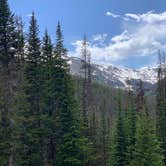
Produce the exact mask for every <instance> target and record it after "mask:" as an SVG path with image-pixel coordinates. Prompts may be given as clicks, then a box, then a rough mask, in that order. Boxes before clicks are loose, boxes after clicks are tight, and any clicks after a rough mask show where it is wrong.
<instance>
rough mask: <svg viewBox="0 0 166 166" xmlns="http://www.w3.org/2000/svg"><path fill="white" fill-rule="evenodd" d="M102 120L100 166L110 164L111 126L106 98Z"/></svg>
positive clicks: (100, 129)
mask: <svg viewBox="0 0 166 166" xmlns="http://www.w3.org/2000/svg"><path fill="white" fill-rule="evenodd" d="M101 111H102V113H101V120H100V128H99V136H98V137H99V147H98V149H99V155H100V157H99V163H98V165H100V166H108V164H109V162H108V161H109V157H110V156H109V155H110V153H109V150H110V126H109V125H108V124H109V123H108V121H109V120H110V119H109V118H106V117H107V112H106V104H105V99H104V102H103V104H102V108H101Z"/></svg>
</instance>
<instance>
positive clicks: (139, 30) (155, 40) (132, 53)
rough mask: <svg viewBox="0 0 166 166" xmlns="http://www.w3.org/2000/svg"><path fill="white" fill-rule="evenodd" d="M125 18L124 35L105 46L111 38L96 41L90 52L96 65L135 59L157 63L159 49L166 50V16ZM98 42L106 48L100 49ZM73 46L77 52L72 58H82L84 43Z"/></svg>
mask: <svg viewBox="0 0 166 166" xmlns="http://www.w3.org/2000/svg"><path fill="white" fill-rule="evenodd" d="M118 17H119V16H118ZM122 17H123V19H122V20H121V21H122V23H123V31H122V33H121V34H119V35H116V36H114V37H112V38H110V40H109V41H110V42H109V43H107V44H106V43H105V42H104V41H105V40H106V38H109V36H108V35H107V34H105V35H103V34H101V35H100V34H99V35H95V36H93V37H92V42H91V43H90V45H89V50H90V51H91V54H92V60H93V61H94V62H95V63H100V64H110V63H112V62H117V61H119V60H124V59H131V58H132V57H150V58H152V59H154V56H156V54H157V51H158V49H166V37H165V36H166V12H163V13H155V12H153V11H150V12H147V13H143V14H134V13H126V14H124V15H123V16H122ZM96 42H97V43H100V42H102V43H104V45H102V47H101V46H98V45H97V44H96ZM94 43H95V44H94ZM73 45H74V46H75V51H74V52H72V53H70V54H72V55H73V56H79V55H80V48H81V41H76V42H74V43H73Z"/></svg>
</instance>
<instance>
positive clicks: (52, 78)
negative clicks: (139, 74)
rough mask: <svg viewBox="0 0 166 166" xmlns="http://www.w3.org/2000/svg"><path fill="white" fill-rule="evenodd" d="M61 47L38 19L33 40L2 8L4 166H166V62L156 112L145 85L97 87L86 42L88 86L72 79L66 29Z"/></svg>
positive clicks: (0, 135)
mask: <svg viewBox="0 0 166 166" xmlns="http://www.w3.org/2000/svg"><path fill="white" fill-rule="evenodd" d="M53 43H54V42H53V41H52V39H51V37H50V35H49V33H48V31H47V30H45V34H44V36H43V37H42V38H41V37H40V35H39V26H38V23H37V20H36V17H35V13H34V12H33V13H32V16H31V19H30V23H29V30H28V32H26V33H25V32H24V26H23V21H22V19H21V18H20V17H18V16H16V15H15V14H14V13H13V12H12V11H11V10H10V7H9V5H8V1H7V0H0V166H166V79H165V67H166V66H165V61H164V55H160V56H159V59H160V65H159V69H158V89H157V92H156V103H157V104H156V106H155V105H154V103H153V107H154V108H153V111H152V108H151V106H149V105H150V104H151V103H150V102H152V101H149V102H148V104H147V102H146V101H147V100H146V96H145V95H144V90H143V88H142V81H141V80H140V83H139V85H138V90H137V92H133V91H132V90H131V89H130V87H129V88H128V89H127V90H121V89H114V88H111V87H110V86H104V85H100V84H98V83H96V82H94V81H93V80H92V76H91V74H92V73H91V56H90V52H89V50H88V42H87V39H86V37H84V39H83V42H82V51H81V53H80V54H81V56H82V69H81V72H82V77H81V78H78V77H77V78H76V77H74V76H72V75H71V74H70V66H69V64H68V56H67V55H68V54H67V49H66V48H65V47H64V37H63V33H62V28H61V24H60V22H58V24H57V29H56V39H55V44H53ZM149 103H150V104H149ZM154 110H155V113H154Z"/></svg>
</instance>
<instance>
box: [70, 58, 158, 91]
mask: <svg viewBox="0 0 166 166" xmlns="http://www.w3.org/2000/svg"><path fill="white" fill-rule="evenodd" d="M69 64H70V66H71V73H72V74H73V75H81V70H80V68H81V60H80V59H79V58H73V57H72V58H70V61H69ZM92 75H93V79H94V80H95V81H97V82H99V83H101V84H106V85H111V86H112V87H115V88H118V87H119V88H122V89H126V88H129V85H130V88H131V89H133V90H136V89H137V88H138V83H139V82H140V80H142V81H143V86H144V89H145V90H146V91H148V90H150V91H152V90H153V91H154V90H155V89H156V82H157V68H156V67H144V68H141V69H131V68H125V67H117V66H113V65H110V66H103V65H97V64H92Z"/></svg>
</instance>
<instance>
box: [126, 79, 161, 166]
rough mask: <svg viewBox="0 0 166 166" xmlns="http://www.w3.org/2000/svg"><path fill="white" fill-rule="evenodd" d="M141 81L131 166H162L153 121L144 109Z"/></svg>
mask: <svg viewBox="0 0 166 166" xmlns="http://www.w3.org/2000/svg"><path fill="white" fill-rule="evenodd" d="M142 85H143V84H142V81H140V84H139V93H138V99H137V100H138V101H137V103H138V107H137V108H138V115H137V123H136V137H135V138H136V139H135V148H134V156H133V160H131V161H129V165H131V166H144V165H147V166H152V165H153V166H163V159H164V158H163V154H162V150H161V148H160V143H159V141H158V138H157V136H156V129H155V125H154V120H153V119H152V118H151V117H150V115H149V113H148V110H147V109H146V108H145V105H146V103H145V99H144V91H143V86H142Z"/></svg>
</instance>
